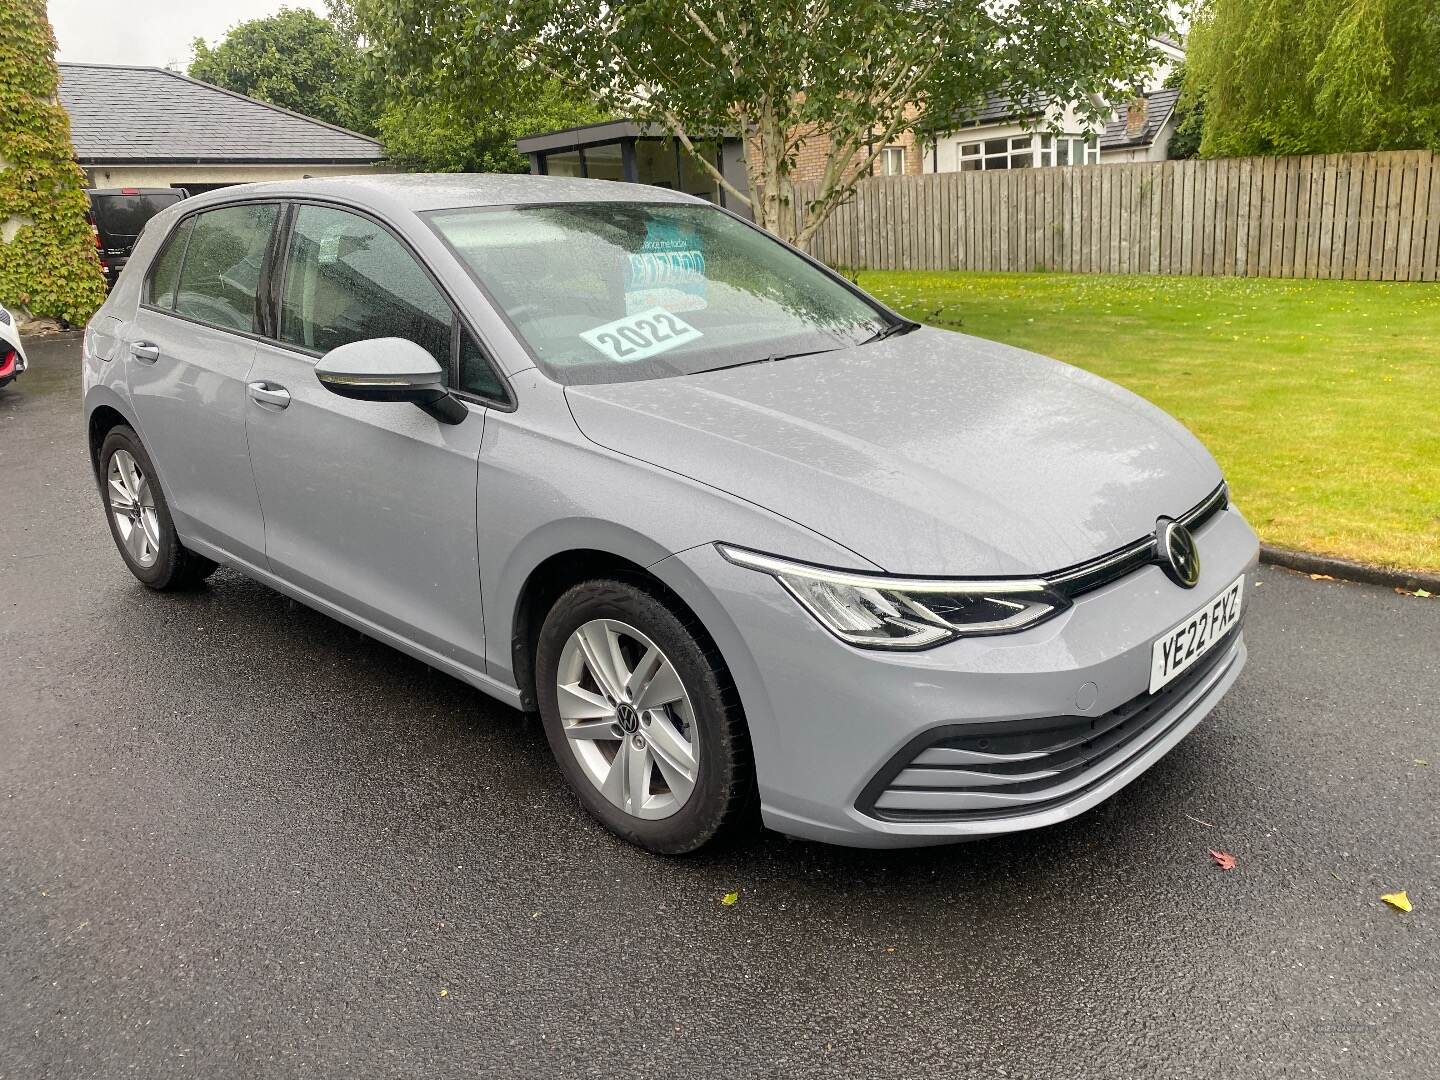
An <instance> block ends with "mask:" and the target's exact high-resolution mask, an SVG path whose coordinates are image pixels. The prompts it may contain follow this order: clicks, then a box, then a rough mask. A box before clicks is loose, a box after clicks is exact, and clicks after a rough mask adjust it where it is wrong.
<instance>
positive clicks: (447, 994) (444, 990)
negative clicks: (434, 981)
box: [440, 987, 450, 997]
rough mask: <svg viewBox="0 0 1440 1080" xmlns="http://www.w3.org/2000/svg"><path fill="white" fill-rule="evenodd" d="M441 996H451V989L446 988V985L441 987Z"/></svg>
mask: <svg viewBox="0 0 1440 1080" xmlns="http://www.w3.org/2000/svg"><path fill="white" fill-rule="evenodd" d="M440 996H441V997H449V996H450V991H449V990H446V989H445V988H444V987H441V989H440Z"/></svg>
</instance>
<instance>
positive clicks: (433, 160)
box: [380, 81, 606, 172]
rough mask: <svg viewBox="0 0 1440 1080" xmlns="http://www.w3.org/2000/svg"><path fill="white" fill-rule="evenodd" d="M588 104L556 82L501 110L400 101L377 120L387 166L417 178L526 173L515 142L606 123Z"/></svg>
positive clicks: (419, 98) (429, 97)
mask: <svg viewBox="0 0 1440 1080" xmlns="http://www.w3.org/2000/svg"><path fill="white" fill-rule="evenodd" d="M605 117H606V114H605V113H604V112H602V111H601V110H600V109H598V108H597V107H595V106H594V105H592V104H590V103H589V102H585V101H580V100H578V99H576V98H575V97H574V96H573V95H571V94H568V93H566V92H565V91H564V90H563V89H562V88H561V87H560V86H559V85H558V84H556V83H555V82H553V81H552V82H546V83H541V84H539V85H538V86H537V87H536V88H535V93H534V95H533V96H532V97H531V99H530V100H529V101H526V102H523V103H521V102H517V103H515V107H513V108H510V109H505V110H496V111H488V112H487V111H485V110H484V109H477V108H475V107H473V106H470V107H466V106H462V105H457V104H456V103H455V102H453V101H450V100H448V99H447V98H445V97H444V96H443V95H439V94H424V93H408V94H404V95H399V96H397V98H396V99H395V100H392V101H391V103H390V104H389V105H387V106H386V108H385V112H384V114H383V115H382V116H381V117H380V137H381V140H382V141H383V142H384V144H385V153H386V154H387V155H388V157H389V159H390V163H391V164H392V165H394V166H395V167H397V168H399V169H404V170H408V171H417V172H528V171H529V168H530V163H529V161H528V160H527V159H526V158H525V157H524V156H523V155H522V154H520V152H519V151H518V150H516V149H515V140H516V139H520V138H523V137H524V136H526V135H533V134H535V133H536V132H540V131H555V130H557V129H559V128H567V127H576V126H578V125H580V124H591V123H595V122H596V121H599V120H603V119H605Z"/></svg>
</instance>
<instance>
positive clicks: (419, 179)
mask: <svg viewBox="0 0 1440 1080" xmlns="http://www.w3.org/2000/svg"><path fill="white" fill-rule="evenodd" d="M261 195H276V196H290V197H295V198H306V197H310V198H314V197H323V196H327V195H328V196H332V197H335V198H340V199H346V200H356V201H359V202H361V203H364V202H367V201H377V200H378V201H381V202H385V203H387V204H389V205H390V206H400V207H403V208H404V209H407V210H411V211H416V212H420V211H426V210H448V209H456V208H459V207H467V206H512V205H525V204H533V203H572V202H573V203H593V202H637V201H641V202H688V203H701V202H705V201H706V200H704V199H701V198H698V197H696V196H694V195H686V194H685V193H683V192H679V191H673V190H671V189H669V188H661V187H651V186H649V185H646V184H624V183H618V182H616V181H613V180H582V179H580V178H579V177H569V176H530V175H526V174H516V173H376V174H361V175H356V176H337V177H333V178H324V179H306V180H276V181H271V182H269V183H263V184H241V185H237V186H235V187H226V188H219V189H217V190H215V191H212V192H207V193H206V194H203V195H198V196H194V197H193V198H192V199H190V200H187V202H188V203H189V204H190V205H191V206H195V205H196V204H202V203H209V202H223V201H227V200H229V199H234V198H237V197H249V198H254V197H255V196H261Z"/></svg>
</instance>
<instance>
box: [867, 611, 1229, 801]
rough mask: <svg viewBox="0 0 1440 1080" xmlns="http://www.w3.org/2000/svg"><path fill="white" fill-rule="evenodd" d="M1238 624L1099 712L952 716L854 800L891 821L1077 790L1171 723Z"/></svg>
mask: <svg viewBox="0 0 1440 1080" xmlns="http://www.w3.org/2000/svg"><path fill="white" fill-rule="evenodd" d="M1239 636H1240V627H1238V626H1237V627H1236V628H1235V629H1233V630H1231V631H1230V633H1229V634H1227V635H1226V636H1225V638H1224V639H1222V640H1221V641H1220V642H1218V643H1217V644H1216V645H1215V647H1214V648H1213V649H1212V650H1211V651H1210V654H1209V655H1208V656H1206V657H1205V659H1203V660H1201V661H1200V662H1199V663H1197V664H1196V665H1195V666H1194V667H1193V668H1191V669H1190V670H1189V671H1187V672H1185V673H1184V674H1183V675H1181V676H1180V677H1179V678H1178V679H1176V680H1175V681H1174V682H1172V683H1171V684H1170V685H1169V686H1166V687H1163V688H1162V689H1160V690H1159V691H1158V692H1156V693H1154V694H1150V693H1144V694H1140V695H1139V696H1137V697H1134V698H1131V699H1130V700H1129V701H1127V702H1125V704H1123V705H1121V706H1119V707H1117V708H1115V709H1112V710H1110V711H1109V712H1108V713H1104V714H1102V715H1100V716H1047V717H1041V718H1039V719H1035V720H1018V721H1013V722H1011V721H1003V722H994V721H992V722H989V723H978V724H956V725H951V726H947V727H943V728H936V729H934V730H932V731H929V732H926V733H925V734H924V735H922V736H921V737H920V738H918V739H916V740H915V741H914V742H912V743H911V744H910V745H909V746H907V747H906V748H905V749H904V750H902V751H901V752H900V753H899V754H897V755H896V756H895V757H894V758H893V759H892V760H891V762H890V763H889V764H888V765H887V766H886V767H885V768H884V769H882V770H881V771H880V772H879V773H878V774H876V776H875V779H874V780H872V781H871V782H870V784H869V785H867V786H866V788H865V791H864V792H862V793H861V796H860V799H859V801H858V803H857V808H858V809H859V810H860V811H861V812H862V813H865V814H869V815H871V816H873V817H878V818H884V819H887V820H892V821H964V820H971V819H976V818H994V817H1008V816H1012V815H1015V814H1030V813H1035V812H1036V811H1038V810H1043V809H1045V808H1046V807H1048V806H1052V805H1056V804H1059V803H1064V802H1068V801H1069V800H1071V799H1074V798H1078V797H1079V796H1080V795H1082V794H1084V793H1085V791H1087V790H1088V789H1089V788H1091V787H1093V786H1094V785H1095V784H1098V783H1100V782H1101V781H1102V780H1104V779H1105V778H1106V777H1107V776H1109V775H1110V774H1111V773H1113V772H1114V771H1115V770H1116V769H1118V768H1120V767H1121V766H1122V765H1124V764H1125V762H1127V761H1129V760H1130V759H1131V758H1133V757H1134V756H1135V755H1136V754H1138V753H1140V752H1141V751H1143V750H1144V749H1145V748H1146V747H1147V746H1149V745H1150V744H1151V743H1153V742H1154V741H1155V740H1156V739H1158V738H1160V737H1161V736H1163V735H1164V734H1165V732H1167V731H1169V730H1170V728H1171V727H1173V726H1174V725H1175V724H1177V723H1179V722H1180V720H1181V719H1183V717H1184V716H1185V715H1186V713H1184V712H1177V711H1176V708H1177V706H1178V705H1179V704H1180V702H1181V701H1183V700H1184V699H1185V698H1186V697H1187V696H1188V695H1189V694H1190V693H1191V691H1193V690H1195V689H1196V688H1197V687H1199V686H1201V685H1202V684H1204V683H1207V682H1209V681H1211V680H1212V678H1218V676H1219V675H1220V674H1221V672H1222V671H1223V669H1225V668H1228V667H1229V666H1230V664H1231V663H1232V662H1233V661H1234V659H1235V655H1236V648H1237V641H1238V639H1239Z"/></svg>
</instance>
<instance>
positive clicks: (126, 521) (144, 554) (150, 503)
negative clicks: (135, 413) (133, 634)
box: [100, 424, 215, 590]
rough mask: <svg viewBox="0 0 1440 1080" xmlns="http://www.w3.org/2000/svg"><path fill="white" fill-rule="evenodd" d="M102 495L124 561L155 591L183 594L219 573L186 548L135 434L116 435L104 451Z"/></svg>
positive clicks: (116, 431) (121, 429) (120, 431)
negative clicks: (172, 591) (177, 591)
mask: <svg viewBox="0 0 1440 1080" xmlns="http://www.w3.org/2000/svg"><path fill="white" fill-rule="evenodd" d="M100 493H101V498H102V499H103V500H104V503H105V517H106V520H107V521H108V522H109V524H110V535H111V536H112V537H114V539H115V546H116V547H117V548H118V549H119V550H120V557H121V558H123V559H124V560H125V565H126V566H128V567H129V568H130V572H131V573H132V574H134V575H135V576H136V577H137V578H139V579H140V581H141V582H143V583H144V584H146V585H148V586H149V587H150V588H152V589H161V590H164V589H183V588H189V587H192V586H194V585H197V584H198V583H200V582H201V581H203V580H205V578H207V577H209V576H210V575H211V574H213V573H214V572H215V563H213V562H212V561H211V560H209V559H207V558H205V557H204V556H202V555H196V554H195V553H194V552H193V551H191V550H189V549H188V548H187V547H185V545H183V544H182V543H181V542H180V537H179V536H178V535H177V534H176V532H175V523H174V522H173V521H171V519H170V506H169V504H168V503H166V501H165V493H164V491H162V490H161V488H160V481H159V480H158V479H157V478H156V476H155V467H154V465H152V464H151V462H150V455H149V454H148V453H146V452H145V447H144V444H142V443H141V442H140V438H139V436H138V435H136V434H135V432H134V430H133V429H131V428H129V427H126V426H125V425H123V424H122V425H118V426H116V427H114V428H111V429H110V432H109V433H108V434H107V435H106V436H105V441H104V442H103V443H101V445H100Z"/></svg>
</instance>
